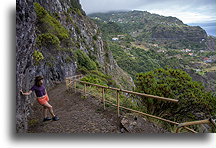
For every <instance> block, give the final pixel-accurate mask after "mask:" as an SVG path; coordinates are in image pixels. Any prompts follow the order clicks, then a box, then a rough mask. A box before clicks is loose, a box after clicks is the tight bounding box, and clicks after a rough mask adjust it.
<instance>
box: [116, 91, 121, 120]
mask: <svg viewBox="0 0 216 148" xmlns="http://www.w3.org/2000/svg"><path fill="white" fill-rule="evenodd" d="M116 99H117V114H118V117H120V112H119V106H120V101H119V90H117V94H116Z"/></svg>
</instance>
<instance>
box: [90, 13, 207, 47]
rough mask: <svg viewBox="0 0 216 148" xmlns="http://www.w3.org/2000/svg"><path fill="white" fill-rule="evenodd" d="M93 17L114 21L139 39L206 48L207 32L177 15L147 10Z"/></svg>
mask: <svg viewBox="0 0 216 148" xmlns="http://www.w3.org/2000/svg"><path fill="white" fill-rule="evenodd" d="M89 16H90V17H91V18H93V19H96V20H97V21H101V22H103V23H107V22H114V23H116V24H117V25H119V26H121V27H122V28H124V29H123V32H124V33H128V34H130V35H131V36H132V37H134V38H136V40H139V41H149V42H155V41H157V42H158V43H160V44H161V45H162V46H165V47H171V48H175V49H177V48H192V49H196V50H198V49H205V48H206V45H205V43H206V40H207V34H206V32H205V31H204V30H203V29H202V28H201V27H199V26H193V27H192V26H188V25H186V24H184V23H183V22H182V21H181V20H179V19H177V18H175V17H171V16H170V17H165V16H161V15H157V14H151V13H149V12H146V11H129V12H110V13H95V14H90V15H89Z"/></svg>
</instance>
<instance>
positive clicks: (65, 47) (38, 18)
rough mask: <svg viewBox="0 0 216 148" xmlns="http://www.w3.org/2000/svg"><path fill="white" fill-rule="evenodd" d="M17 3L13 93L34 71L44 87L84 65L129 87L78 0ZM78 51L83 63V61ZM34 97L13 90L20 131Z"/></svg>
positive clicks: (30, 81) (28, 81) (28, 84)
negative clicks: (40, 76) (41, 78)
mask: <svg viewBox="0 0 216 148" xmlns="http://www.w3.org/2000/svg"><path fill="white" fill-rule="evenodd" d="M16 5H17V8H16V61H17V63H16V90H17V92H19V90H21V89H23V91H28V90H29V88H30V87H31V86H32V85H33V84H34V77H35V76H37V75H43V76H44V78H45V85H46V86H47V87H48V88H49V87H51V86H53V84H54V83H55V82H56V81H64V79H65V77H68V76H72V75H75V74H78V73H82V72H83V69H84V70H85V71H86V70H87V72H91V71H92V70H94V71H97V72H98V73H103V74H104V75H107V77H109V78H110V77H111V80H110V81H115V83H116V84H117V85H118V86H119V87H122V88H123V87H128V88H132V87H133V82H132V79H131V78H130V76H129V75H128V74H127V73H126V72H124V71H123V70H122V69H121V68H120V67H119V66H118V65H117V63H116V62H115V60H114V58H113V56H112V53H111V51H109V50H108V48H107V46H106V44H105V43H104V42H103V40H102V39H101V33H100V32H99V30H98V27H97V25H95V23H94V22H93V21H92V20H90V19H89V18H88V17H87V16H86V15H85V12H84V11H83V10H82V8H81V5H80V3H79V0H68V1H65V0H57V1H52V0H43V1H42V0H34V1H28V0H17V1H16ZM79 53H81V57H85V58H84V59H82V60H83V61H85V62H86V61H87V63H88V65H85V66H82V62H83V61H80V60H78V58H77V57H78V55H79ZM88 66H89V67H88ZM33 97H34V96H33V95H32V96H28V97H25V96H22V95H20V94H19V93H17V96H16V107H17V108H16V130H17V132H25V131H26V129H27V127H28V124H27V121H28V120H27V117H28V115H29V114H30V110H31V103H32V102H33Z"/></svg>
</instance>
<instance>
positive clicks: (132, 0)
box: [81, 0, 216, 23]
mask: <svg viewBox="0 0 216 148" xmlns="http://www.w3.org/2000/svg"><path fill="white" fill-rule="evenodd" d="M81 4H82V7H83V9H84V10H85V11H86V13H87V14H89V13H94V12H108V11H116V10H143V11H149V12H151V13H157V14H160V15H164V16H174V17H177V18H179V19H181V20H182V21H183V22H184V23H191V22H202V21H209V20H216V15H214V14H215V12H216V0H189V1H188V0H163V1H162V0H81Z"/></svg>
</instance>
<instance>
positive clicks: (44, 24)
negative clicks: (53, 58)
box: [34, 3, 69, 47]
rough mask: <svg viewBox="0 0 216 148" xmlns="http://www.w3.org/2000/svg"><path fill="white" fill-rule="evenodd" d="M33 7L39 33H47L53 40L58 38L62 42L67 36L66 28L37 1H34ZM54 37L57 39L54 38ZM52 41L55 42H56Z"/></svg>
mask: <svg viewBox="0 0 216 148" xmlns="http://www.w3.org/2000/svg"><path fill="white" fill-rule="evenodd" d="M34 9H35V12H36V14H37V23H38V25H37V26H38V29H39V30H40V33H42V34H46V35H47V34H48V33H49V36H52V38H53V39H54V38H55V39H54V40H55V41H57V40H59V41H60V42H64V40H67V39H68V38H69V32H68V30H67V29H66V28H64V27H63V26H62V25H61V24H60V22H59V21H58V20H57V19H56V18H55V17H52V16H51V15H50V14H49V13H48V12H47V11H46V10H45V9H44V8H43V7H42V6H41V5H40V4H39V3H34ZM55 16H56V14H55ZM54 36H55V37H54ZM56 37H57V38H58V39H56ZM57 42H58V41H57ZM54 43H55V44H57V43H56V42H54ZM45 47H46V46H45Z"/></svg>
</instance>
